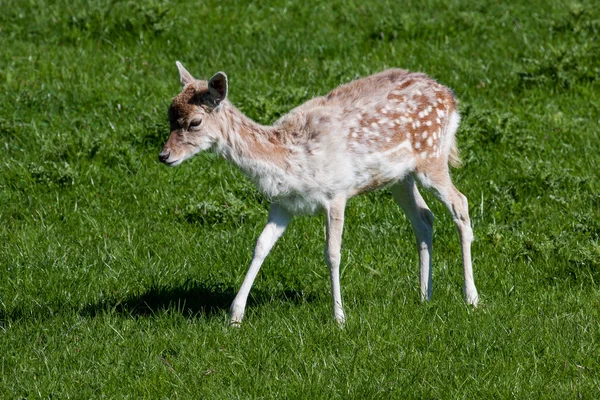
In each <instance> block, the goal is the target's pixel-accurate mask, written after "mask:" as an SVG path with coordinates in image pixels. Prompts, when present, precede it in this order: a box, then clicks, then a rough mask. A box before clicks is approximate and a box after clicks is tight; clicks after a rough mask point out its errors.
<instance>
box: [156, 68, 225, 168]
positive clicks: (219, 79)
mask: <svg viewBox="0 0 600 400" xmlns="http://www.w3.org/2000/svg"><path fill="white" fill-rule="evenodd" d="M176 64H177V68H178V69H179V79H180V81H181V85H182V86H183V89H182V90H181V93H179V95H177V97H174V98H173V102H172V103H171V106H170V107H169V112H168V114H169V122H170V125H171V134H170V136H169V139H168V140H167V143H165V145H164V147H163V150H162V152H161V153H160V154H159V155H158V159H159V160H160V161H161V162H163V163H165V164H166V165H169V166H173V167H174V166H177V165H179V164H181V163H182V162H183V161H184V160H186V159H188V158H190V157H193V156H194V155H196V154H198V153H199V152H201V151H204V150H208V149H210V148H211V147H212V146H213V145H214V144H215V143H216V141H217V140H218V138H219V136H220V132H221V127H222V124H221V122H220V119H219V117H220V115H219V111H220V110H221V105H222V103H223V101H225V99H226V97H227V75H225V74H224V73H223V72H217V73H216V74H215V75H214V76H213V77H212V78H210V80H209V81H203V80H198V79H194V77H193V76H192V75H191V74H190V73H189V72H188V71H187V70H186V69H185V68H184V67H183V65H181V63H180V62H179V61H177V63H176Z"/></svg>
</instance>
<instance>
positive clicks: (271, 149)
mask: <svg viewBox="0 0 600 400" xmlns="http://www.w3.org/2000/svg"><path fill="white" fill-rule="evenodd" d="M222 107H223V108H222V109H221V110H220V113H222V116H221V132H222V137H221V138H220V139H219V140H218V141H217V143H216V146H215V150H216V152H217V153H218V154H220V155H221V156H222V157H223V158H225V159H226V160H229V161H231V162H232V163H234V164H235V165H236V166H238V167H239V168H240V169H241V170H242V171H244V172H245V173H246V174H248V175H250V177H257V174H260V173H261V171H264V170H265V168H267V169H271V168H283V166H284V165H285V153H286V150H285V149H284V148H283V146H282V143H281V140H280V133H279V131H278V130H277V129H276V128H275V127H272V126H265V125H261V124H259V123H257V122H254V121H253V120H251V119H250V118H248V117H247V116H245V115H244V114H242V113H241V112H240V111H239V110H238V109H237V108H235V107H234V106H233V105H232V104H231V103H229V102H228V101H225V102H224V103H223V104H222Z"/></svg>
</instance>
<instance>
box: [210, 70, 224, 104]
mask: <svg viewBox="0 0 600 400" xmlns="http://www.w3.org/2000/svg"><path fill="white" fill-rule="evenodd" d="M208 90H209V91H210V95H211V97H212V98H213V101H214V102H215V104H216V105H217V106H218V105H219V104H221V102H222V101H223V100H225V98H226V97H227V75H225V73H224V72H217V73H216V74H215V75H214V76H213V77H212V78H210V80H209V81H208Z"/></svg>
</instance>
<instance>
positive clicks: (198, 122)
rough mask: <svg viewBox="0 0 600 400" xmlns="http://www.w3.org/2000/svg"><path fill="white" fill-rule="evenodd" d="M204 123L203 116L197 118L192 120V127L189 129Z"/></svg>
mask: <svg viewBox="0 0 600 400" xmlns="http://www.w3.org/2000/svg"><path fill="white" fill-rule="evenodd" d="M201 123H202V118H195V119H193V120H192V121H191V122H190V127H189V129H192V130H193V129H198V127H199V126H200V124H201Z"/></svg>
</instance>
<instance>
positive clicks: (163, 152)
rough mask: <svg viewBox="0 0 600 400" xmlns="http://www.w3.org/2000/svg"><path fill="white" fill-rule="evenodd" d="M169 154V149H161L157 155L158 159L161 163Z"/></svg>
mask: <svg viewBox="0 0 600 400" xmlns="http://www.w3.org/2000/svg"><path fill="white" fill-rule="evenodd" d="M170 155H171V152H170V151H162V152H161V153H160V154H159V155H158V160H159V161H160V162H162V163H164V162H165V161H167V159H168V158H169V156H170Z"/></svg>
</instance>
